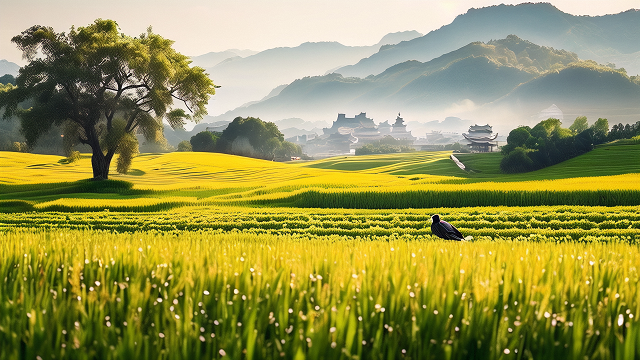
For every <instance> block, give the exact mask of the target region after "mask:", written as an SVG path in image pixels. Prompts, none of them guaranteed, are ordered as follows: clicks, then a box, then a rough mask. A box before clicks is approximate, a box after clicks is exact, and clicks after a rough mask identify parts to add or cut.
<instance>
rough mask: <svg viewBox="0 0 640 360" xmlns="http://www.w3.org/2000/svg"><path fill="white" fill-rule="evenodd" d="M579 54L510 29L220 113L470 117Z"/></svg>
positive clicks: (303, 82) (314, 80)
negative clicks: (485, 39) (493, 37)
mask: <svg viewBox="0 0 640 360" xmlns="http://www.w3.org/2000/svg"><path fill="white" fill-rule="evenodd" d="M578 61H579V58H578V57H577V55H576V54H575V53H572V52H568V51H565V50H556V49H553V48H549V47H543V46H539V45H536V44H534V43H532V42H529V41H526V40H522V39H520V38H518V37H517V36H514V35H511V36H508V37H507V38H506V39H502V40H495V41H490V42H488V43H482V42H474V43H471V44H468V45H466V46H464V47H462V48H460V49H458V50H456V51H453V52H451V53H448V54H445V55H442V56H440V57H438V58H436V59H433V60H431V61H429V62H426V63H422V62H419V61H406V62H403V63H401V64H397V65H394V66H392V67H390V68H388V69H387V70H385V71H384V72H382V73H380V74H379V75H376V76H369V77H367V78H365V79H361V78H347V77H343V76H342V75H340V74H329V75H324V76H315V77H305V78H302V79H299V80H296V81H294V82H292V83H291V84H289V86H287V87H285V88H284V89H283V90H282V91H281V92H280V93H279V94H278V95H277V96H274V97H271V98H269V99H266V100H265V101H261V102H259V103H256V104H252V105H250V106H247V107H243V108H239V109H236V110H234V111H231V112H229V113H227V114H225V115H224V116H222V117H220V118H221V119H222V118H225V119H226V118H228V119H232V118H233V117H235V116H260V117H261V118H262V119H264V120H273V119H276V120H277V119H282V118H287V117H294V116H295V117H302V118H304V119H307V120H325V121H326V120H327V119H329V120H331V119H333V118H334V117H335V116H336V114H337V113H348V114H349V113H359V112H360V111H366V112H367V113H368V114H371V115H373V116H374V118H376V120H377V121H378V122H381V121H384V120H389V119H390V118H391V117H392V116H393V115H394V113H395V112H397V111H402V113H403V115H404V117H405V119H407V120H408V121H416V120H418V121H422V122H425V121H428V120H433V119H434V118H444V117H446V116H450V115H451V116H464V117H466V118H468V117H469V114H472V112H470V111H473V110H476V109H478V108H480V107H481V106H482V105H485V104H489V103H492V102H494V101H496V100H498V99H500V98H503V97H505V96H507V95H508V94H510V93H512V92H513V91H514V89H516V88H517V87H519V86H520V85H521V84H524V83H527V82H529V81H531V80H533V79H536V78H538V77H540V76H542V75H544V74H546V73H548V72H553V71H557V70H560V69H563V68H566V67H567V66H568V65H569V64H572V63H576V62H578ZM627 81H628V82H630V80H629V79H628V77H627ZM540 91H544V90H540ZM549 105H551V104H548V105H546V106H544V107H543V108H546V107H548V106H549ZM541 109H542V108H541ZM541 109H540V110H541ZM494 110H495V108H494ZM381 116H382V117H381ZM495 118H496V117H495V116H494V117H493V119H494V120H495ZM516 125H518V124H516Z"/></svg>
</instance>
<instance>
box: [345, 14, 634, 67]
mask: <svg viewBox="0 0 640 360" xmlns="http://www.w3.org/2000/svg"><path fill="white" fill-rule="evenodd" d="M509 34H516V35H518V36H520V37H522V38H525V39H527V40H530V41H532V42H534V43H536V44H539V45H543V46H551V47H554V48H556V49H565V50H568V51H572V52H575V53H576V54H578V56H580V58H582V59H591V60H595V61H597V62H599V63H603V64H606V63H608V62H612V63H615V64H616V65H617V66H618V67H624V68H625V69H626V70H627V71H628V72H629V74H631V75H636V74H639V73H640V41H639V39H640V11H639V10H629V11H626V12H623V13H620V14H615V15H605V16H594V17H592V16H575V15H571V14H567V13H564V12H562V11H560V10H558V9H557V8H556V7H554V6H553V5H551V4H548V3H536V4H533V3H525V4H520V5H497V6H490V7H485V8H481V9H470V10H469V11H468V12H467V13H466V14H463V15H460V16H458V17H457V18H456V19H455V20H454V21H453V22H452V23H451V24H449V25H445V26H443V27H441V28H440V29H438V30H434V31H432V32H430V33H428V34H426V35H424V36H422V37H419V38H416V39H413V40H411V41H405V42H401V43H399V44H396V45H392V46H385V47H382V48H381V49H380V51H378V52H377V53H375V54H373V55H371V56H370V57H367V58H365V59H362V60H360V61H359V62H358V63H357V64H354V65H348V66H344V67H342V68H340V69H337V70H336V72H337V73H340V74H342V75H343V76H357V77H366V76H368V75H371V74H374V75H376V74H379V73H381V72H382V71H384V70H385V69H387V68H389V67H391V66H393V65H395V64H398V63H402V62H405V61H407V60H418V61H423V62H424V61H429V60H431V59H434V58H436V57H438V56H440V55H442V54H445V53H448V52H451V51H453V50H455V49H458V48H460V47H462V46H464V45H466V44H468V43H470V42H473V41H482V42H487V41H490V40H491V39H502V38H505V37H506V36H507V35H509Z"/></svg>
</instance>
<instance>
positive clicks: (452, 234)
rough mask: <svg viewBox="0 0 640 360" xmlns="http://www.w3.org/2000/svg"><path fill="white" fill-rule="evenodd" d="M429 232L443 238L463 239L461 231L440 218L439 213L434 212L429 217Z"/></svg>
mask: <svg viewBox="0 0 640 360" xmlns="http://www.w3.org/2000/svg"><path fill="white" fill-rule="evenodd" d="M431 232H432V233H433V234H434V235H435V236H437V237H439V238H442V239H445V240H456V241H465V239H464V236H462V233H460V231H458V229H456V227H455V226H453V225H451V224H449V223H448V222H446V221H444V220H440V215H438V214H436V215H433V216H432V217H431Z"/></svg>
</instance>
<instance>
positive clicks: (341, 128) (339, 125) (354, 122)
mask: <svg viewBox="0 0 640 360" xmlns="http://www.w3.org/2000/svg"><path fill="white" fill-rule="evenodd" d="M361 127H362V128H372V129H376V124H375V123H374V122H373V119H369V118H368V117H367V113H363V112H361V113H360V114H358V115H356V116H354V117H352V118H348V117H346V116H345V114H338V118H337V119H336V121H334V122H333V125H332V126H331V127H330V128H324V129H322V131H323V132H324V134H325V135H330V134H335V133H341V134H346V133H350V132H351V131H352V130H355V129H357V128H361Z"/></svg>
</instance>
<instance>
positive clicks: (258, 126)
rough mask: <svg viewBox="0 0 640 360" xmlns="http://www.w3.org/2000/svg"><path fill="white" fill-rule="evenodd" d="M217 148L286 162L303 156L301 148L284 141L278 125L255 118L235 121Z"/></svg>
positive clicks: (235, 153) (231, 152)
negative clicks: (293, 157) (288, 159)
mask: <svg viewBox="0 0 640 360" xmlns="http://www.w3.org/2000/svg"><path fill="white" fill-rule="evenodd" d="M216 148H217V150H218V151H220V152H223V153H227V154H234V155H242V156H250V157H256V158H261V159H266V160H276V159H278V160H285V159H287V158H290V157H291V156H300V155H302V149H301V148H300V146H298V145H295V144H291V145H289V144H288V142H287V141H284V135H282V133H281V132H280V130H278V127H277V126H276V124H274V123H272V122H265V121H262V120H260V119H259V118H254V117H247V118H242V117H237V118H235V119H233V121H232V122H231V123H230V124H229V126H227V128H226V129H224V131H222V135H220V139H219V140H218V144H217V146H216Z"/></svg>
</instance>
